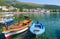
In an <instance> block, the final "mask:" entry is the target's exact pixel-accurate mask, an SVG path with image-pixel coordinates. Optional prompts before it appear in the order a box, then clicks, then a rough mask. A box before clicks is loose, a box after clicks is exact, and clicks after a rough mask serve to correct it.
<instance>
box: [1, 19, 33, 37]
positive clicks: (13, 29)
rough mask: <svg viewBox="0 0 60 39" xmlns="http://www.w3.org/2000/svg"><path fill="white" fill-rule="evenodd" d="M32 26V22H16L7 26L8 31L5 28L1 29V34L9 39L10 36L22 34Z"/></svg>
mask: <svg viewBox="0 0 60 39" xmlns="http://www.w3.org/2000/svg"><path fill="white" fill-rule="evenodd" d="M31 25H32V20H31V19H30V20H24V21H22V22H18V23H16V24H13V25H10V26H8V29H7V28H6V27H3V32H2V33H4V34H5V37H6V38H10V37H11V36H12V35H15V34H18V33H22V32H24V31H26V30H27V29H28V27H29V26H31Z"/></svg>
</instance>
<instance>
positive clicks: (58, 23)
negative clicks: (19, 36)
mask: <svg viewBox="0 0 60 39" xmlns="http://www.w3.org/2000/svg"><path fill="white" fill-rule="evenodd" d="M24 15H27V14H24ZM29 16H30V17H31V18H32V19H33V20H34V21H40V22H41V23H43V24H44V26H45V28H46V31H45V33H44V34H43V37H41V36H40V37H39V39H60V13H57V12H56V13H33V14H29ZM35 39H36V38H35Z"/></svg>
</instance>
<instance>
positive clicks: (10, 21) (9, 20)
mask: <svg viewBox="0 0 60 39" xmlns="http://www.w3.org/2000/svg"><path fill="white" fill-rule="evenodd" d="M13 22H14V20H13V19H8V20H6V21H0V26H2V25H3V24H6V25H7V26H9V25H11V24H13Z"/></svg>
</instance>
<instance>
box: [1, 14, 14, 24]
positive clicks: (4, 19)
mask: <svg viewBox="0 0 60 39" xmlns="http://www.w3.org/2000/svg"><path fill="white" fill-rule="evenodd" d="M12 16H14V15H12V14H6V15H3V14H0V25H2V24H4V23H5V22H8V21H12V20H13V18H12Z"/></svg>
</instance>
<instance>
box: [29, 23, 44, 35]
mask: <svg viewBox="0 0 60 39" xmlns="http://www.w3.org/2000/svg"><path fill="white" fill-rule="evenodd" d="M30 32H32V33H33V34H35V35H41V34H43V33H44V32H45V27H44V26H43V24H42V23H39V22H33V24H32V25H31V27H30Z"/></svg>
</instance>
